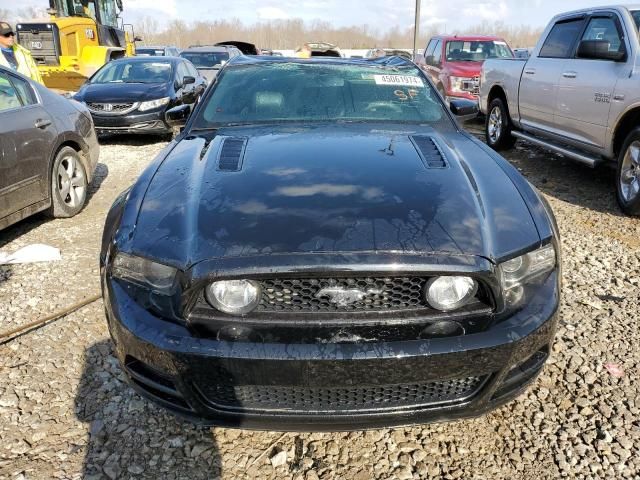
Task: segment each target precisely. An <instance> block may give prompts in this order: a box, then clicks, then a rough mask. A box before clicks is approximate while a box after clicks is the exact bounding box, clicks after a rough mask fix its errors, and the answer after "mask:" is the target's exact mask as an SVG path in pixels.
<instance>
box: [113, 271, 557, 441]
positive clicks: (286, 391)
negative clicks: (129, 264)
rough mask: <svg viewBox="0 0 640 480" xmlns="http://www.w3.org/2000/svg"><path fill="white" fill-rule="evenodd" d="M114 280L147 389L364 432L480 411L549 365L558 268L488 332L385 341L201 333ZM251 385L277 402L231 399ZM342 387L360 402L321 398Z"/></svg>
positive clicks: (247, 415) (240, 416) (116, 334)
mask: <svg viewBox="0 0 640 480" xmlns="http://www.w3.org/2000/svg"><path fill="white" fill-rule="evenodd" d="M104 285H105V288H104V290H103V293H104V297H105V306H106V313H107V318H108V322H109V329H110V332H111V336H112V338H113V341H114V344H115V350H116V355H117V357H118V359H119V361H120V363H121V365H122V366H123V369H124V371H125V372H126V374H127V378H128V380H129V382H130V383H131V385H132V386H133V387H134V388H135V389H136V390H137V391H138V392H139V393H141V394H142V395H143V396H146V397H147V398H150V399H151V400H153V401H155V402H156V403H159V404H161V405H162V406H164V407H166V408H168V409H170V410H172V411H173V412H175V413H177V414H179V415H181V416H184V417H187V418H189V419H190V420H192V421H195V422H197V423H202V424H206V425H220V426H226V427H242V428H251V429H268V430H299V431H319V430H333V431H344V430H359V429H366V428H380V427H389V426H399V425H412V424H423V423H429V422H434V421H443V420H454V419H459V418H465V417H472V416H477V415H481V414H483V413H485V412H487V411H489V410H492V409H494V408H496V407H498V406H499V405H501V404H503V403H505V402H507V401H508V400H510V399H512V398H514V397H515V396H517V395H518V394H519V393H521V391H522V390H523V388H524V387H525V386H526V385H528V384H529V383H531V381H533V380H534V379H535V378H536V376H537V374H538V373H539V372H540V371H541V369H542V365H543V363H544V361H545V360H546V357H547V354H548V352H550V351H551V350H550V347H551V343H552V341H553V336H554V333H555V326H556V320H557V311H558V303H559V293H558V292H559V289H558V278H557V273H552V274H551V275H550V276H549V277H548V279H547V280H546V281H545V282H544V284H543V285H542V286H541V287H540V289H539V291H538V293H537V294H536V295H535V297H534V298H533V299H531V301H530V302H529V303H528V304H527V305H526V306H525V307H524V308H523V309H522V310H520V311H519V312H518V313H516V314H514V315H513V316H512V317H510V318H509V319H507V320H504V321H502V322H500V323H499V324H497V325H495V326H494V327H493V328H491V329H489V330H487V331H485V332H482V333H477V334H468V335H461V336H456V337H450V338H441V339H430V340H411V341H402V342H387V343H334V344H329V343H319V344H275V343H240V342H225V341H217V340H214V339H209V338H198V337H196V336H194V335H193V334H192V333H191V332H190V331H189V330H188V329H187V328H185V327H183V326H181V325H178V324H175V323H171V322H167V321H164V320H162V319H159V318H157V317H155V316H154V315H152V314H151V313H150V312H149V311H147V310H145V309H144V308H143V307H141V306H140V305H139V304H137V303H135V302H134V301H133V300H132V299H131V298H130V297H129V296H128V295H127V293H126V292H125V290H124V289H123V288H122V287H121V286H120V285H119V284H118V283H116V282H112V281H110V280H108V279H105V282H104ZM469 378H475V379H478V381H477V382H476V383H475V384H473V385H470V389H469V390H468V391H466V393H465V395H464V396H462V397H460V398H458V399H456V401H444V402H430V403H428V404H424V403H422V404H421V403H420V402H418V401H416V402H415V403H414V404H412V403H411V402H408V403H406V402H405V404H404V405H402V406H392V407H385V406H384V405H383V404H382V405H381V404H380V398H379V397H380V395H387V397H389V396H390V395H391V396H393V395H395V397H394V401H395V400H397V399H398V395H400V396H402V395H404V397H406V398H409V399H411V398H416V397H415V395H416V392H418V391H424V388H425V385H431V386H433V385H436V387H434V388H440V389H445V390H446V389H447V388H450V386H451V385H461V384H462V383H464V381H466V379H469ZM221 385H231V386H232V388H231V389H227V390H225V391H226V393H225V395H226V397H225V398H222V397H221V398H216V397H215V394H212V393H211V392H220V391H221V390H220V389H219V388H218V387H220V386H221ZM465 385H466V384H465ZM246 388H252V389H254V390H255V391H253V390H252V391H253V393H255V392H256V391H257V392H258V393H255V395H254V397H252V398H255V397H256V395H257V396H258V399H260V398H262V399H264V400H265V405H266V404H269V407H268V408H264V409H259V408H258V409H256V408H254V407H252V408H246V407H245V405H243V403H242V401H238V400H239V398H235V399H231V400H230V399H229V398H228V396H229V392H231V395H233V394H234V392H236V393H237V394H238V395H239V396H240V394H241V393H242V392H244V391H245V389H246ZM430 388H431V387H430ZM216 389H217V390H216ZM336 392H337V393H336ZM390 392H391V393H390ZM398 392H400V393H398ZM242 395H244V393H242ZM271 395H278V396H279V398H280V399H283V405H284V404H285V403H287V402H289V401H290V400H291V399H292V398H293V397H294V396H296V395H297V396H298V397H296V398H297V399H298V400H300V398H302V400H301V401H300V402H299V403H298V405H303V406H305V405H307V406H308V408H302V409H295V408H278V407H277V402H276V406H275V407H274V403H273V402H270V400H271V399H270V398H267V397H269V396H271ZM340 395H342V397H344V396H351V397H353V398H351V400H353V402H354V403H356V404H357V403H358V402H360V404H359V407H358V408H351V409H343V408H338V407H336V408H335V409H334V410H331V407H330V405H329V407H326V405H325V408H321V409H318V408H315V407H314V405H317V404H318V402H319V401H320V402H321V403H322V402H325V403H326V402H329V403H330V400H334V401H337V402H338V403H340V402H343V401H344V398H342V400H340V398H341V397H340ZM412 395H413V397H412ZM361 397H366V398H365V399H364V400H363V399H362V398H361ZM387 397H385V398H387ZM242 398H245V397H242ZM318 398H320V400H318ZM336 398H337V399H338V400H335V399H336ZM389 398H391V397H389ZM406 398H405V399H406ZM234 400H235V401H234ZM369 401H370V402H371V404H368V403H367V402H369ZM376 402H377V403H376ZM390 404H391V405H393V401H390ZM370 405H375V408H374V407H371V406H370Z"/></svg>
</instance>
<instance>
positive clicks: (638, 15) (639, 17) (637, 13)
mask: <svg viewBox="0 0 640 480" xmlns="http://www.w3.org/2000/svg"><path fill="white" fill-rule="evenodd" d="M631 16H632V17H633V21H634V22H636V28H637V29H638V30H640V10H632V11H631Z"/></svg>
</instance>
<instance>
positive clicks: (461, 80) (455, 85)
mask: <svg viewBox="0 0 640 480" xmlns="http://www.w3.org/2000/svg"><path fill="white" fill-rule="evenodd" d="M449 83H450V86H451V89H450V90H451V91H452V92H459V93H460V92H472V91H473V89H474V87H475V83H476V82H475V80H474V79H473V78H469V77H449Z"/></svg>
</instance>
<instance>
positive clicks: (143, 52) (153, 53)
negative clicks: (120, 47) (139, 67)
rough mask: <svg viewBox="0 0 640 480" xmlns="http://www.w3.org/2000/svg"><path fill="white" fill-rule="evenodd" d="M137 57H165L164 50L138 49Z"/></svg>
mask: <svg viewBox="0 0 640 480" xmlns="http://www.w3.org/2000/svg"><path fill="white" fill-rule="evenodd" d="M136 55H138V56H141V57H162V56H164V50H163V49H162V48H140V47H136Z"/></svg>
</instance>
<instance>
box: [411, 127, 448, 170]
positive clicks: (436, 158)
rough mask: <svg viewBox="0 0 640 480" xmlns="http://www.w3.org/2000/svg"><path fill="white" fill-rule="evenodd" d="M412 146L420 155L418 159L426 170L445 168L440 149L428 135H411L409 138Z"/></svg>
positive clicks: (443, 157)
mask: <svg viewBox="0 0 640 480" xmlns="http://www.w3.org/2000/svg"><path fill="white" fill-rule="evenodd" d="M409 139H410V140H411V143H413V146H414V147H416V150H417V151H418V153H419V154H420V158H421V159H422V162H423V163H424V166H425V167H427V168H447V161H446V159H445V156H444V154H443V153H442V149H441V148H440V146H439V145H438V144H437V143H436V141H435V140H434V139H433V137H430V136H428V135H412V136H410V137H409Z"/></svg>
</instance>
